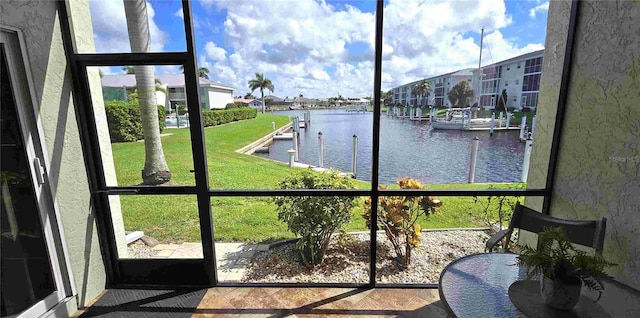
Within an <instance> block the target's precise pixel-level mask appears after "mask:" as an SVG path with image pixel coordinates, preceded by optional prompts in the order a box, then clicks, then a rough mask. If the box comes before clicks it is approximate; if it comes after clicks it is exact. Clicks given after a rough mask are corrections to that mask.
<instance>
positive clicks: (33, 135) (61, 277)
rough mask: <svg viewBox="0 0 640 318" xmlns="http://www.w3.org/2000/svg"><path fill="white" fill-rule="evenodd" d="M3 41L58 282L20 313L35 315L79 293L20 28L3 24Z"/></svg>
mask: <svg viewBox="0 0 640 318" xmlns="http://www.w3.org/2000/svg"><path fill="white" fill-rule="evenodd" d="M0 43H1V44H2V45H3V46H4V48H5V54H6V59H7V68H8V69H7V70H3V71H8V74H9V79H10V84H11V88H12V91H13V94H14V99H15V103H16V110H17V115H18V120H19V122H20V130H21V136H22V139H23V142H24V146H25V151H26V155H27V160H28V161H29V172H30V174H31V180H32V182H33V186H34V189H33V190H34V193H35V195H36V200H37V201H38V202H37V205H38V213H39V215H40V222H41V224H42V230H43V232H44V239H45V242H46V245H47V251H48V253H49V259H50V262H51V268H52V273H53V276H54V281H55V283H56V291H55V292H53V293H52V294H50V295H49V296H47V297H45V298H44V299H42V300H40V301H39V302H37V303H35V304H34V305H33V306H31V307H29V308H28V309H27V310H25V311H23V312H22V313H21V314H20V315H18V317H33V316H37V315H42V314H45V313H47V312H51V311H53V310H54V309H55V308H56V307H57V306H58V305H60V304H62V303H65V302H66V301H65V300H68V299H70V297H71V296H72V295H76V294H77V292H76V289H75V286H74V285H73V284H72V283H71V282H72V281H73V275H72V273H71V264H70V262H69V257H68V255H69V253H68V250H67V247H66V244H65V242H66V241H65V238H64V232H63V226H62V223H61V217H60V213H59V209H58V204H57V201H56V199H55V196H54V195H53V193H54V192H53V189H52V187H51V184H50V183H49V178H48V174H47V172H48V171H49V169H50V167H51V165H50V160H49V155H48V152H47V148H46V145H45V144H44V139H43V136H44V129H43V127H42V122H41V120H40V116H38V115H37V114H38V107H37V105H36V101H37V100H38V98H37V95H36V93H35V90H34V85H33V83H34V82H33V77H32V74H31V72H30V70H31V68H30V64H29V59H28V58H27V57H28V55H27V51H26V48H25V43H26V42H25V40H24V36H23V34H22V32H21V31H20V30H18V29H15V28H11V27H7V26H5V25H1V24H0ZM36 158H38V159H39V160H40V166H41V169H42V170H41V172H42V180H43V181H44V182H43V183H40V182H39V181H38V176H37V172H36V171H35V170H36V169H34V165H35V163H36Z"/></svg>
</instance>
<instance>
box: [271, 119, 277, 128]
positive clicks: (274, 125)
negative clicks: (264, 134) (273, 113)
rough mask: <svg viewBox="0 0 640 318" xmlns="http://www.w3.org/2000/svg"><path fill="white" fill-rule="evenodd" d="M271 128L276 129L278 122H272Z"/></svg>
mask: <svg viewBox="0 0 640 318" xmlns="http://www.w3.org/2000/svg"><path fill="white" fill-rule="evenodd" d="M271 130H276V122H275V121H272V122H271Z"/></svg>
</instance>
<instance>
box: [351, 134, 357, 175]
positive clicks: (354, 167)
mask: <svg viewBox="0 0 640 318" xmlns="http://www.w3.org/2000/svg"><path fill="white" fill-rule="evenodd" d="M351 167H353V177H354V178H355V177H356V172H357V170H358V136H356V135H355V134H354V135H353V161H352V162H351Z"/></svg>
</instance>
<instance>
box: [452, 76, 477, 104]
mask: <svg viewBox="0 0 640 318" xmlns="http://www.w3.org/2000/svg"><path fill="white" fill-rule="evenodd" d="M447 97H448V98H449V101H450V102H451V105H453V106H465V105H462V104H464V103H466V102H467V101H468V100H470V99H471V98H472V97H473V90H471V85H469V82H468V81H460V82H458V84H456V85H455V86H454V87H453V88H451V90H450V91H449V92H448V93H447ZM458 104H460V105H458Z"/></svg>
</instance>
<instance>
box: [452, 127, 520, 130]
mask: <svg viewBox="0 0 640 318" xmlns="http://www.w3.org/2000/svg"><path fill="white" fill-rule="evenodd" d="M463 130H469V131H491V128H490V127H471V128H464V129H463ZM505 130H520V127H519V126H510V127H508V128H507V127H494V128H493V131H505Z"/></svg>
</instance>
